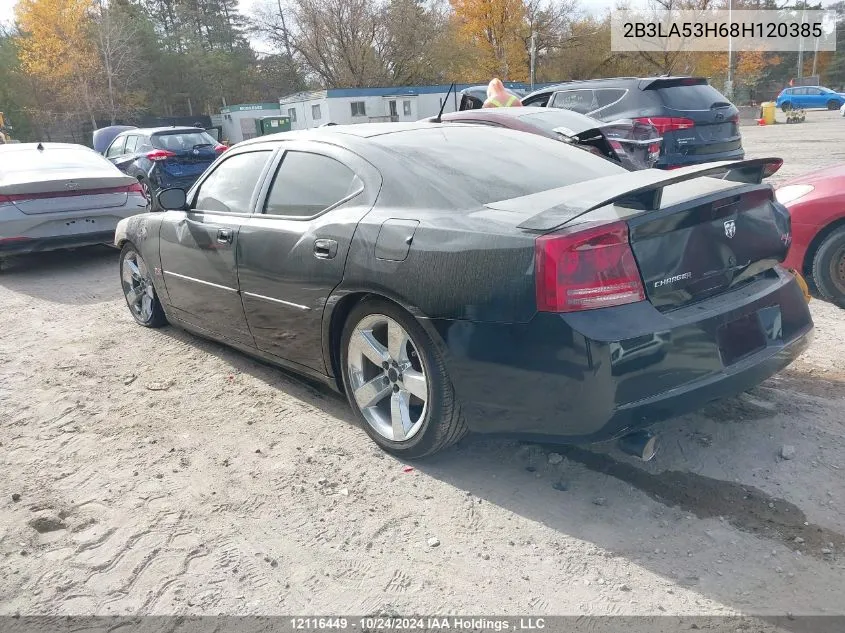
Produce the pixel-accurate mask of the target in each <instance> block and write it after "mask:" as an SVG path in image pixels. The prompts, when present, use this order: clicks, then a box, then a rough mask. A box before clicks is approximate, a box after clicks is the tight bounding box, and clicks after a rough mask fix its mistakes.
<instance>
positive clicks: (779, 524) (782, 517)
mask: <svg viewBox="0 0 845 633" xmlns="http://www.w3.org/2000/svg"><path fill="white" fill-rule="evenodd" d="M556 450H558V452H560V453H563V454H564V455H566V456H567V457H568V458H569V459H572V460H573V461H576V462H578V463H579V464H581V465H583V466H585V467H586V468H588V469H590V470H592V471H594V472H598V473H603V474H605V475H610V476H611V477H615V478H616V479H619V480H621V481H624V482H626V483H628V484H630V485H632V486H634V487H635V488H638V489H639V490H641V491H642V492H644V493H646V494H647V495H648V496H649V497H651V498H652V499H654V500H655V501H657V502H659V503H662V504H664V505H668V506H677V507H679V508H681V509H683V510H686V511H687V512H692V513H693V514H694V515H695V516H697V517H698V518H699V519H708V518H713V517H724V518H725V520H727V521H728V522H729V523H730V524H731V525H732V526H734V527H735V528H737V529H739V530H742V531H744V532H750V533H752V534H755V535H758V536H763V537H766V538H769V539H773V540H778V541H784V542H789V543H792V542H793V541H794V540H795V537H796V536H800V537H801V538H803V539H804V543H805V547H806V553H808V554H810V555H812V556H815V557H816V558H824V556H823V554H822V552H821V550H822V548H827V547H829V544H830V543H833V547H834V551H837V552H842V551H843V550H845V536H843V535H842V534H839V533H838V532H834V531H833V530H829V529H828V528H825V527H822V526H820V525H815V524H813V523H808V524H807V525H805V522H807V521H806V517H805V516H804V513H803V512H802V511H801V509H800V508H799V507H798V506H796V505H794V504H792V503H790V502H788V501H786V500H785V499H779V498H777V497H772V496H770V495H768V494H766V493H765V492H763V491H762V490H760V489H759V488H755V487H754V486H749V485H747V484H738V483H734V482H730V481H723V480H721V479H713V478H711V477H705V476H704V475H699V474H696V473H691V472H683V471H677V470H666V471H663V472H662V473H660V474H658V475H653V474H651V473H648V472H645V471H643V470H640V469H639V468H635V467H634V466H631V465H629V464H625V463H623V462H619V461H617V460H615V459H613V457H610V456H609V455H604V454H600V453H593V452H590V451H587V450H584V449H582V448H578V447H575V446H569V447H563V448H558V449H556ZM770 504H771V506H770Z"/></svg>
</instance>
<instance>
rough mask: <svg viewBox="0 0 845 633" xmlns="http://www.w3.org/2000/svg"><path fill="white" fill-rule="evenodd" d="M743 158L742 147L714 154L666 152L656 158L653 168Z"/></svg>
mask: <svg viewBox="0 0 845 633" xmlns="http://www.w3.org/2000/svg"><path fill="white" fill-rule="evenodd" d="M743 158H745V150H744V149H743V148H742V147H739V148H737V149H733V150H730V151H728V152H718V153H715V154H667V155H662V156H660V158H658V159H657V162H656V163H655V165H654V166H655V168H657V169H669V168H674V167H686V166H687V165H700V164H701V163H713V162H717V161H720V160H742V159H743Z"/></svg>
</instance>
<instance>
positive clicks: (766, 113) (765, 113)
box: [760, 101, 775, 125]
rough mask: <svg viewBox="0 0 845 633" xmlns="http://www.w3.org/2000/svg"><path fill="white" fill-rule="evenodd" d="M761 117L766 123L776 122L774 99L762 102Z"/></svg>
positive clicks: (772, 123)
mask: <svg viewBox="0 0 845 633" xmlns="http://www.w3.org/2000/svg"><path fill="white" fill-rule="evenodd" d="M760 118H761V119H763V123H765V124H766V125H774V124H775V104H774V101H766V102H764V103H762V104H760Z"/></svg>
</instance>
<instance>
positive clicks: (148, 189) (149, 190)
mask: <svg viewBox="0 0 845 633" xmlns="http://www.w3.org/2000/svg"><path fill="white" fill-rule="evenodd" d="M138 182H139V183H141V188H142V189H143V190H144V197H145V198H146V199H147V211H158V210H159V207H158V200H156V197H155V190H154V189H153V186H152V185H151V184H150V181H149V180H147V179H146V178H139V179H138Z"/></svg>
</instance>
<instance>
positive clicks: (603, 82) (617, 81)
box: [526, 75, 706, 98]
mask: <svg viewBox="0 0 845 633" xmlns="http://www.w3.org/2000/svg"><path fill="white" fill-rule="evenodd" d="M667 79H706V77H698V76H695V75H663V76H657V77H604V78H601V79H573V80H572V81H564V82H561V83H559V84H554V85H552V86H546V87H545V88H540V89H539V90H535V91H534V92H532V93H531V94H529V95H527V97H526V98H528V97H532V96H534V95H536V94H544V93H546V92H555V91H556V90H562V89H564V88H578V87H585V88H589V87H591V86H613V85H630V84H634V83H636V84H639V83H640V82H652V81H659V80H664V81H665V80H667Z"/></svg>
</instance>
